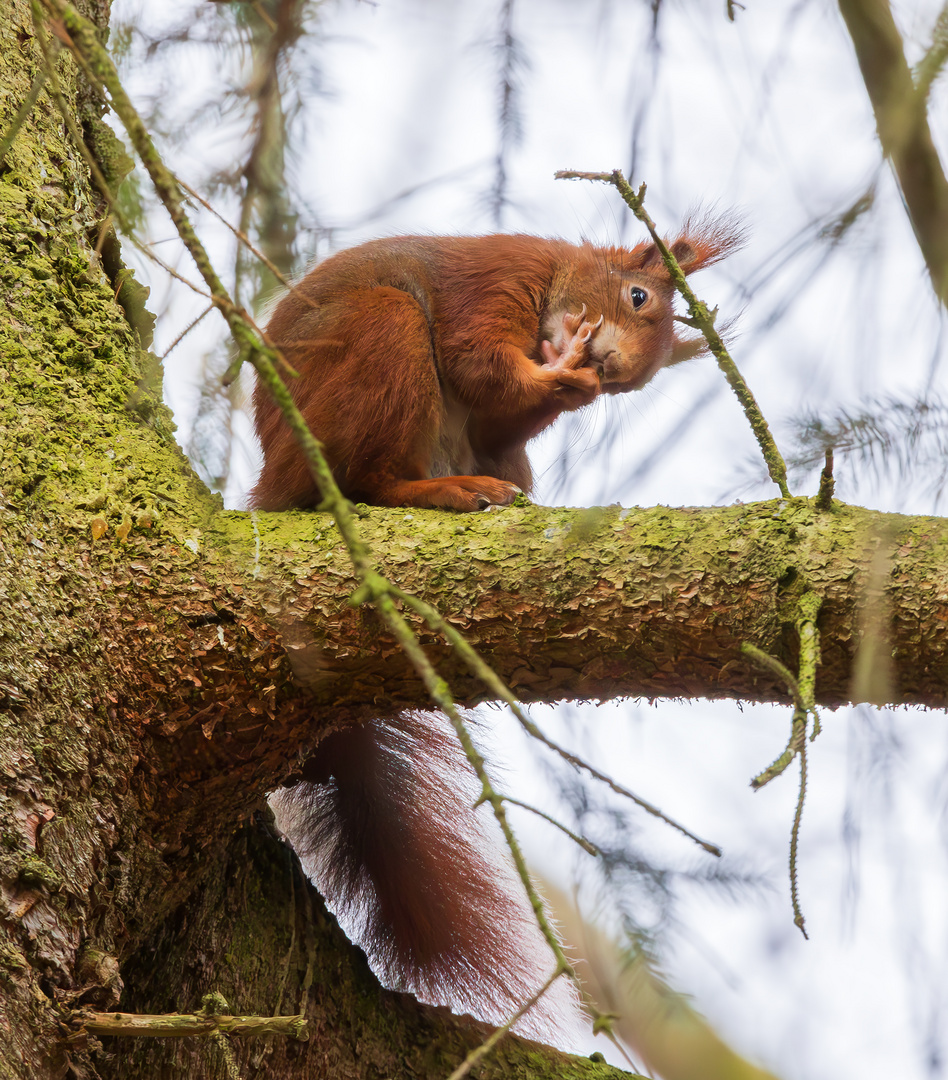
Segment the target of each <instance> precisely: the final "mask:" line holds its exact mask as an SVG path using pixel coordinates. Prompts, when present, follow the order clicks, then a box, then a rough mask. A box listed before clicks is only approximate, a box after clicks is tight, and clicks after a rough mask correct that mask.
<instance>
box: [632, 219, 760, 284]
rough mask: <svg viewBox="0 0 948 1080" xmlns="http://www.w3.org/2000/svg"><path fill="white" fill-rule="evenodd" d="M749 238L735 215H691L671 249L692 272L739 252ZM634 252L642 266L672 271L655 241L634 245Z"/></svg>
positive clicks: (638, 265)
mask: <svg viewBox="0 0 948 1080" xmlns="http://www.w3.org/2000/svg"><path fill="white" fill-rule="evenodd" d="M745 239H746V237H745V230H744V227H743V225H742V224H741V222H740V221H739V220H738V219H737V218H735V217H732V216H727V215H725V216H723V217H718V218H707V217H705V218H695V217H691V218H689V219H688V220H687V221H686V222H685V224H684V227H683V228H682V232H681V235H680V236H679V237H678V239H677V240H675V241H674V242H673V243H671V244H669V250H670V251H671V253H672V255H674V256H675V258H676V260H677V261H678V265H679V266H680V267H681V268H682V270H683V271H684V273H685V274H691V273H693V272H694V271H695V270H701V269H702V268H703V267H705V266H710V265H711V264H712V263H715V262H718V260H719V259H723V258H725V257H726V256H728V255H730V254H731V253H732V252H734V251H737V249H738V248H740V247H742V246H743V244H744V241H745ZM630 254H631V255H632V256H633V257H635V256H637V259H636V263H637V267H638V269H640V270H645V271H647V272H648V273H652V274H664V275H666V276H667V273H668V271H667V270H666V269H665V266H664V264H663V262H662V257H661V255H660V254H659V251H658V248H657V247H656V246H655V245H654V244H642V245H640V246H639V247H637V248H633V249H632V252H631V253H630Z"/></svg>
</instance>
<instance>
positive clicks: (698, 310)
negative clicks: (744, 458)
mask: <svg viewBox="0 0 948 1080" xmlns="http://www.w3.org/2000/svg"><path fill="white" fill-rule="evenodd" d="M555 176H556V178H557V179H558V180H600V181H602V182H603V183H606V184H612V185H613V187H615V189H616V190H617V191H618V192H619V194H620V195H621V196H622V198H623V200H624V201H625V203H626V205H627V206H628V207H629V209H630V210H631V211H632V213H633V214H635V216H636V217H637V218H638V219H639V221H641V222H642V224H643V225H644V226H645V227H646V228H647V229H648V231H649V234H650V235H651V237H652V240H653V241H654V243H655V246H656V247H657V248H658V250H659V253H660V254H661V256H662V261H663V262H664V263H665V266H666V267H667V269H668V273H669V274H670V275H671V279H672V283H673V284H674V286H675V288H676V289H677V290H678V291H679V292H680V293H681V295H682V296H683V297H684V299H685V302H686V303H687V305H688V325H689V326H692V327H694V329H696V330H700V331H701V333H702V334H703V335H704V337H705V340H706V341H707V343H708V348H710V350H711V352H712V354H713V355H714V358H715V360H717V363H718V367H719V368H720V369H721V371H722V372H723V373H724V377H725V378H726V379H727V381H728V385H729V386H730V387H731V389H732V390H733V391H734V394H735V396H736V397H737V400H738V401H739V402H740V403H741V407H742V408H743V410H744V415H745V416H746V417H747V420H748V422H749V423H750V426H751V430H752V431H753V432H754V435H755V437H756V439H757V442H758V445H759V446H760V450H761V453H762V454H763V456H764V461H765V462H766V464H767V471H768V472H769V473H770V478H771V480H773V482H774V483H775V484H776V485H777V487H778V488H779V489H780V494H781V495H782V496H783V497H784V498H785V499H789V498H791V495H790V488H789V487H788V486H787V466H786V465H785V464H784V460H783V457H782V456H781V454H780V451H779V450H778V449H777V444H776V443H775V442H774V438H773V435H771V433H770V426H769V425H768V423H767V421H766V420H765V419H764V414H763V413H762V412H761V411H760V406H759V405H758V404H757V401H756V399H755V398H754V395H753V394H752V393H751V390H750V387H749V386H748V385H747V383H746V382H745V381H744V377H743V375H741V373H740V371H739V370H738V367H737V364H735V363H734V360H733V359H732V358H731V354H730V353H729V352H728V350H727V346H726V345H725V344H724V340H723V338H722V337H721V335H720V334H719V333H718V331H717V329H716V328H715V325H714V319H715V314H716V312H715V311H710V310H709V309H708V306H707V304H705V303H704V301H703V300H699V299H698V297H697V296H696V295H695V293H694V291H693V290H692V288H691V286H690V285H689V284H688V280H687V278H686V277H685V275H684V272H683V271H682V269H681V267H680V266H679V265H678V260H677V259H676V258H675V256H674V255H673V254H672V253H671V251H670V250H669V248H668V245H667V244H666V243H665V241H664V240H663V239H662V238H661V236H659V234H658V230H657V229H656V227H655V222H654V221H652V219H651V217H650V216H649V214H648V211H647V210H646V209H645V185H644V184H643V185H642V186H641V187H640V188H639V190H638V192H635V191H633V190H632V187H631V186H630V184H629V182H628V181H627V180H626V178H625V176H623V174H622V172H621V171H620V170H619V169H614V170H613V171H612V172H610V173H594V172H575V171H573V170H569V169H563V170H561V171H559V172H557V173H556V174H555Z"/></svg>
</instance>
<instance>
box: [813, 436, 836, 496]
mask: <svg viewBox="0 0 948 1080" xmlns="http://www.w3.org/2000/svg"><path fill="white" fill-rule="evenodd" d="M835 490H836V480H835V478H834V477H833V447H832V446H828V447H827V448H826V464H825V465H824V466H823V471H822V472H821V473H820V490H819V491H818V492H817V493H816V504H815V505H816V508H817V510H830V509H832V506H833V493H834V492H835Z"/></svg>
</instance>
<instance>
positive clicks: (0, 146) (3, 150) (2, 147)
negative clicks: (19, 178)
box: [0, 58, 46, 165]
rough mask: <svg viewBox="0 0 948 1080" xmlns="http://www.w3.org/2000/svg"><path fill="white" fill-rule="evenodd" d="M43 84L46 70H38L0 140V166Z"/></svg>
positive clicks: (31, 109)
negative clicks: (28, 90)
mask: <svg viewBox="0 0 948 1080" xmlns="http://www.w3.org/2000/svg"><path fill="white" fill-rule="evenodd" d="M44 59H45V58H44ZM44 82H46V69H45V68H40V69H39V71H37V73H36V76H35V78H34V79H33V85H32V86H31V87H30V92H29V93H28V94H27V95H26V97H25V98H24V99H23V104H22V105H21V106H20V107H19V109H17V111H16V115H15V116H14V117H13V119H12V120H11V121H10V126H9V127H8V128H7V130H6V131H5V132H4V135H3V138H2V139H0V165H2V164H3V159H4V158H5V157H6V156H7V152H8V151H9V149H10V147H11V146H12V145H13V144H14V142H15V141H16V137H17V134H18V133H19V130H20V128H21V127H23V125H24V124H25V123H26V118H27V117H28V116H29V115H30V113H31V112H32V111H33V106H34V105H35V104H36V99H37V98H38V97H39V96H40V91H41V90H42V89H43V83H44Z"/></svg>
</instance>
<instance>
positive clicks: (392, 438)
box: [251, 226, 737, 510]
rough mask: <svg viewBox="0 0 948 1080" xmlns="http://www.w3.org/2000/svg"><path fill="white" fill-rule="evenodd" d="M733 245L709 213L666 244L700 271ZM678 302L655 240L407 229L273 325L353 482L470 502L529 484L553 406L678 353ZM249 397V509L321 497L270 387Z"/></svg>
mask: <svg viewBox="0 0 948 1080" xmlns="http://www.w3.org/2000/svg"><path fill="white" fill-rule="evenodd" d="M736 241H737V236H736V233H735V231H734V230H733V229H728V228H724V227H722V228H719V229H717V230H716V229H715V228H714V227H707V226H705V227H697V228H692V229H691V230H690V231H688V232H686V234H685V235H683V236H682V237H680V238H679V239H678V240H676V241H675V243H674V244H673V245H672V249H673V251H675V253H676V255H677V257H678V258H679V261H680V262H681V265H682V269H683V270H684V271H685V272H686V273H691V272H692V271H694V270H698V269H700V268H701V267H702V266H706V265H708V264H709V263H711V262H713V261H714V260H716V259H718V258H721V257H722V256H723V255H725V254H727V253H728V251H730V250H731V249H732V248H733V247H734V245H735V243H736ZM631 290H639V294H637V296H641V295H644V296H645V300H644V302H642V303H640V304H639V305H638V306H635V305H634V303H633V301H632V298H631V296H632V293H631ZM672 302H673V290H672V285H671V281H670V279H669V276H668V273H667V271H666V270H665V266H664V264H663V263H662V261H661V259H660V257H659V256H658V252H657V250H656V249H655V247H654V246H653V245H651V244H640V245H638V247H635V248H632V249H631V250H626V249H623V248H600V247H594V246H593V245H591V244H582V245H574V244H568V243H566V242H565V241H562V240H545V239H541V238H540V237H535V236H507V235H495V236H479V237H463V236H458V237H421V236H402V237H394V238H392V239H388V240H375V241H372V242H370V243H367V244H363V245H362V246H361V247H357V248H352V249H351V250H348V251H342V252H340V253H339V254H337V255H334V256H332V258H330V259H327V260H326V261H325V262H323V263H321V264H320V265H319V266H317V267H316V268H315V269H314V270H312V271H311V272H310V273H309V274H308V275H307V277H305V278H304V279H303V281H301V282H300V283H299V285H297V286H296V288H295V289H293V290H292V291H291V292H290V293H288V294H287V296H285V297H284V298H283V300H282V301H281V302H280V304H279V305H278V306H277V308H276V311H275V312H274V315H273V318H272V320H271V322H270V325H269V334H270V337H271V338H272V340H273V341H274V343H275V344H276V345H277V346H278V347H279V348H280V349H281V350H282V351H283V353H284V355H285V356H286V358H287V360H288V361H289V363H290V364H291V365H292V366H293V367H294V368H295V369H296V371H297V372H298V373H299V377H298V378H296V379H292V380H290V390H291V392H292V394H293V396H294V398H295V400H296V402H297V404H298V405H299V407H300V410H301V411H302V413H303V416H304V417H305V419H306V421H307V423H308V424H309V425H310V428H311V429H312V431H313V433H314V434H315V435H316V436H317V437H318V438H319V439H320V441H321V442H322V443H323V445H324V447H325V452H326V455H327V457H328V459H329V462H330V464H331V465H332V467H333V470H334V472H335V475H336V478H337V482H338V483H339V486H340V487H341V488H342V490H343V492H344V493H345V494H346V495H348V496H349V497H350V498H352V499H355V500H360V501H364V502H369V503H374V504H377V505H382V506H419V507H436V508H437V507H439V508H443V509H450V510H477V509H482V508H484V507H485V506H487V505H489V504H491V503H494V504H500V505H505V504H507V503H510V502H512V501H513V499H514V497H515V495H516V489H517V488H520V489H522V490H524V491H529V490H530V487H531V484H532V476H531V472H530V465H529V462H528V461H527V456H526V451H525V447H526V444H527V442H528V441H529V440H530V439H532V438H533V437H534V436H535V435H537V434H538V433H539V432H540V431H542V430H543V429H544V428H546V427H548V426H549V425H550V424H551V423H552V422H553V421H554V420H555V419H556V418H557V416H559V415H560V413H562V412H565V411H569V410H573V409H578V408H581V407H582V406H583V405H586V404H588V403H589V402H590V401H592V400H593V399H594V398H595V397H596V396H597V395H598V394H599V393H601V392H603V391H604V392H606V393H611V394H616V393H623V392H625V391H628V390H636V389H640V388H641V387H642V386H644V385H645V383H647V382H648V380H649V379H651V377H652V376H653V375H654V374H655V373H656V372H657V371H658V370H659V369H660V368H661V367H664V366H665V365H667V364H670V363H674V362H675V361H676V360H677V359H681V357H682V354H683V350H684V352H687V345H686V343H683V342H681V341H680V340H679V338H678V337H677V336H676V334H675V328H674V309H673V303H672ZM600 318H601V319H602V323H601V324H598V320H600ZM254 400H255V406H256V425H257V434H258V435H259V437H260V442H261V445H262V447H263V456H264V465H263V470H262V472H261V474H260V479H259V481H258V482H257V485H256V487H255V488H254V490H253V492H252V494H251V503H252V505H254V506H255V507H257V508H259V509H262V510H285V509H289V508H291V507H300V506H315V505H317V504H318V502H319V501H320V500H319V494H318V492H317V489H316V486H315V484H314V481H313V480H312V478H311V476H310V475H309V472H308V470H307V468H306V466H305V463H304V461H303V458H302V456H301V455H300V452H299V449H298V447H297V446H296V443H295V441H294V439H293V436H292V434H291V433H290V431H289V429H288V428H287V427H286V425H285V423H284V422H283V418H282V416H281V414H280V412H279V410H278V409H277V408H276V407H275V406H274V405H273V403H272V402H271V401H270V400H269V399H268V397H267V395H266V393H265V392H264V391H263V389H262V388H261V387H258V389H257V392H256V394H255V398H254Z"/></svg>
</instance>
